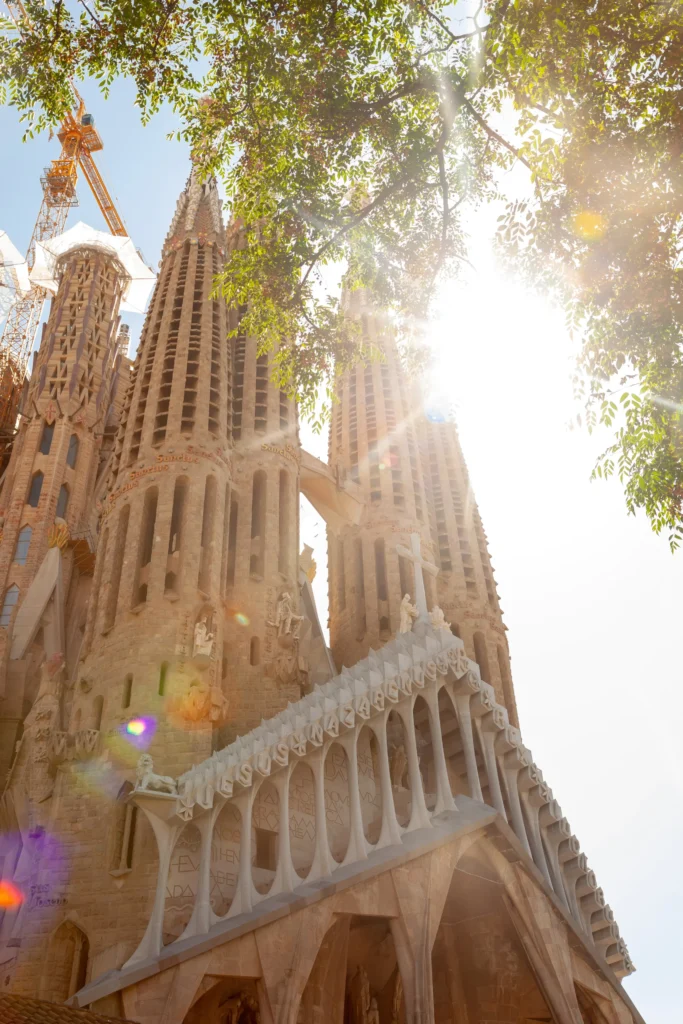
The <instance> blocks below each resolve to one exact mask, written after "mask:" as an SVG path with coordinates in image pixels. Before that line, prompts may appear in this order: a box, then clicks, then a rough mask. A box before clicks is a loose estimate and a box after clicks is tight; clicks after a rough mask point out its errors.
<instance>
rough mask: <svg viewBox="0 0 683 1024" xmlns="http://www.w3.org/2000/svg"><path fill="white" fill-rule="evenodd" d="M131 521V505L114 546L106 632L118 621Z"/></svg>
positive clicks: (124, 513) (125, 510) (123, 512)
mask: <svg viewBox="0 0 683 1024" xmlns="http://www.w3.org/2000/svg"><path fill="white" fill-rule="evenodd" d="M129 519H130V505H124V506H123V508H122V509H121V515H120V516H119V522H118V528H117V530H116V542H115V544H114V556H113V558H112V567H111V579H110V581H109V594H108V595H107V604H106V608H105V612H104V626H103V627H102V628H103V629H104V630H107V629H111V627H112V626H113V625H114V622H115V621H116V606H117V605H118V603H119V588H120V586H121V573H122V572H123V556H124V554H125V552H126V536H127V534H128V521H129Z"/></svg>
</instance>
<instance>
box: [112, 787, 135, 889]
mask: <svg viewBox="0 0 683 1024" xmlns="http://www.w3.org/2000/svg"><path fill="white" fill-rule="evenodd" d="M132 791H133V786H132V783H130V782H124V784H123V785H122V786H121V789H120V790H119V792H118V796H117V798H116V804H115V805H114V841H113V843H112V849H111V860H110V862H109V863H110V864H111V868H110V871H112V872H113V873H114V874H121V875H122V874H125V872H126V871H130V869H131V868H132V866H133V847H134V845H135V826H136V824H137V821H136V818H137V807H136V806H135V804H131V803H129V801H128V797H129V795H130V794H131V793H132Z"/></svg>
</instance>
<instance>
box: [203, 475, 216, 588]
mask: <svg viewBox="0 0 683 1024" xmlns="http://www.w3.org/2000/svg"><path fill="white" fill-rule="evenodd" d="M215 519H216V478H215V476H208V477H207V478H206V484H205V485H204V510H203V512H202V540H201V548H202V549H201V556H200V559H199V589H200V590H201V591H203V592H204V593H205V594H208V592H209V588H210V586H211V558H212V554H213V535H214V523H215Z"/></svg>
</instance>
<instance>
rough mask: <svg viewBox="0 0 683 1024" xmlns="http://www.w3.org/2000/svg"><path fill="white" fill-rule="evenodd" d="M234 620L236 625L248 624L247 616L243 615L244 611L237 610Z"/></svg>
mask: <svg viewBox="0 0 683 1024" xmlns="http://www.w3.org/2000/svg"><path fill="white" fill-rule="evenodd" d="M235 622H236V623H237V625H238V626H248V625H249V616H248V615H245V614H244V612H237V613H236V615H235Z"/></svg>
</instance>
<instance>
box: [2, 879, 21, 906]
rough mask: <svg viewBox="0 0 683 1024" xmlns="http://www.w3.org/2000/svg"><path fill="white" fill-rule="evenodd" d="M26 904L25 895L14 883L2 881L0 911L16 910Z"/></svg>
mask: <svg viewBox="0 0 683 1024" xmlns="http://www.w3.org/2000/svg"><path fill="white" fill-rule="evenodd" d="M23 902H24V894H23V892H22V891H21V889H17V887H16V885H14V884H13V883H12V882H6V881H4V880H0V910H14V909H15V908H16V907H20V906H21V904H22V903H23Z"/></svg>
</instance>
